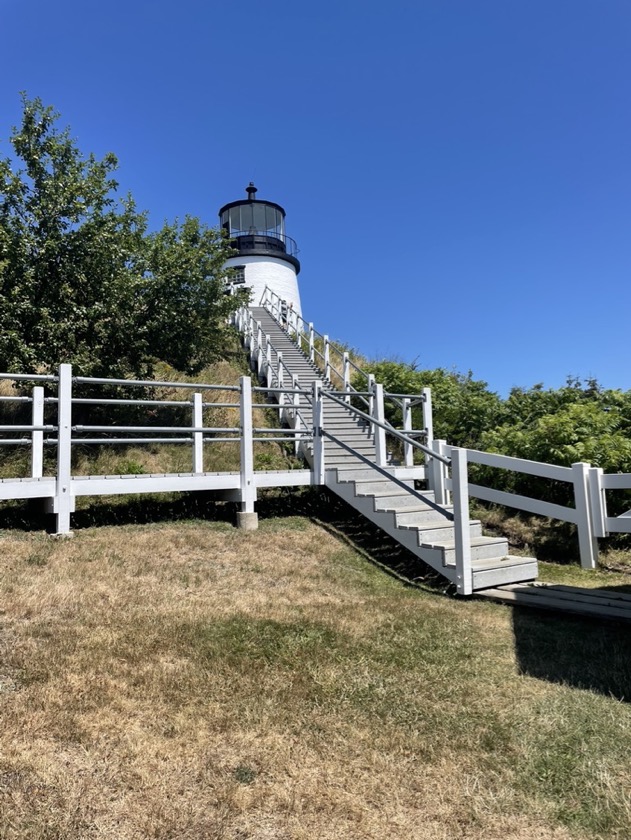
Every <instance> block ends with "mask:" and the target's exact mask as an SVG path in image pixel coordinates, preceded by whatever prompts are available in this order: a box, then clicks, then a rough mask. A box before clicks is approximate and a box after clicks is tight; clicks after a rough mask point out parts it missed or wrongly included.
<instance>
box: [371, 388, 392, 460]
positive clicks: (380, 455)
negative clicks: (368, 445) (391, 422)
mask: <svg viewBox="0 0 631 840" xmlns="http://www.w3.org/2000/svg"><path fill="white" fill-rule="evenodd" d="M373 391H374V395H375V398H374V403H373V405H374V413H373V415H372V416H373V417H374V418H375V420H378V421H379V422H380V423H385V420H386V415H385V412H384V408H383V385H382V384H381V383H380V382H375V383H374V385H373ZM374 425H375V456H376V461H377V466H378V467H385V466H386V465H387V463H388V454H387V452H386V430H385V429H384V428H383V426H378V425H377V424H376V423H375V424H374Z"/></svg>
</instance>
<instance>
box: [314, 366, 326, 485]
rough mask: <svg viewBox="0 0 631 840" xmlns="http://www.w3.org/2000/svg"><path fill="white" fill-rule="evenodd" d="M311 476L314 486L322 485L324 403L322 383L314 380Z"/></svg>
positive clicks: (323, 470) (323, 469)
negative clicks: (312, 476)
mask: <svg viewBox="0 0 631 840" xmlns="http://www.w3.org/2000/svg"><path fill="white" fill-rule="evenodd" d="M312 393H313V474H314V483H315V484H324V480H325V474H324V473H325V464H324V437H323V435H322V426H323V425H324V403H323V400H322V383H321V382H320V381H319V380H317V379H316V380H315V381H314V383H313V392H312Z"/></svg>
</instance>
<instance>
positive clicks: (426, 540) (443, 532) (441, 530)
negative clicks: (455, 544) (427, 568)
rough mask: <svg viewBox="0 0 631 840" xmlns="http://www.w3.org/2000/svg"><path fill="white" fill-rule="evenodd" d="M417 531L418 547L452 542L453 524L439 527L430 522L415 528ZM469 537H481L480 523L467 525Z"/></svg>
mask: <svg viewBox="0 0 631 840" xmlns="http://www.w3.org/2000/svg"><path fill="white" fill-rule="evenodd" d="M417 531H418V544H419V545H435V544H436V543H443V542H447V541H452V540H453V538H454V526H453V522H451V523H449V524H445V525H440V524H439V523H434V524H432V523H431V522H430V523H427V524H426V525H424V526H422V527H419V528H417ZM469 536H470V538H471V539H472V540H474V539H476V538H478V537H481V536H482V523H481V522H479V521H478V520H476V521H474V522H470V523H469ZM483 562H488V561H483ZM492 562H496V561H492Z"/></svg>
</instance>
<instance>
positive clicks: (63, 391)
mask: <svg viewBox="0 0 631 840" xmlns="http://www.w3.org/2000/svg"><path fill="white" fill-rule="evenodd" d="M57 385H58V387H57V399H58V402H57V490H56V497H55V503H54V511H55V516H56V518H57V532H56V533H57V534H59V535H62V534H70V533H71V531H70V514H71V513H72V509H73V499H72V496H71V491H72V487H71V481H72V466H71V457H72V365H59V379H58V383H57Z"/></svg>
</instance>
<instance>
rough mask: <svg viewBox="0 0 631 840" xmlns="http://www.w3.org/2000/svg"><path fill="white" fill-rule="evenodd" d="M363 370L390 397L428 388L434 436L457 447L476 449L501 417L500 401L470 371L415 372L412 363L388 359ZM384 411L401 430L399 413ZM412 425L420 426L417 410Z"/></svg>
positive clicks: (419, 416)
mask: <svg viewBox="0 0 631 840" xmlns="http://www.w3.org/2000/svg"><path fill="white" fill-rule="evenodd" d="M365 369H366V370H367V372H369V373H372V374H374V376H375V379H376V380H377V382H381V383H383V385H384V388H385V389H386V390H387V391H390V393H393V394H420V393H421V391H422V389H423V388H431V389H432V405H433V413H434V437H436V438H442V439H444V440H447V441H448V443H451V444H454V445H456V446H467V447H469V448H471V449H478V448H479V446H480V438H481V435H482V433H483V432H484V430H485V429H488V428H489V427H492V426H494V425H495V423H496V422H497V419H498V417H499V416H500V409H501V401H500V398H499V397H498V395H497V394H495V393H494V392H493V391H489V390H488V386H487V383H486V382H483V381H482V380H476V379H474V378H473V375H472V374H471V371H469V373H467V374H462V373H457V372H455V371H447V370H445V369H444V368H436V369H435V370H418V369H417V368H416V366H415V365H414V364H409V363H406V362H397V361H391V360H381V361H377V362H371V363H369V364H368V365H366V366H365ZM357 385H358V387H361V385H360V383H357ZM386 411H387V416H388V419H389V420H390V422H391V423H392V424H393V425H395V426H399V427H400V422H401V413H400V410H399V409H397V408H395V407H394V406H393V405H392V404H387V406H386ZM413 422H414V427H415V428H420V427H421V426H422V415H421V410H420V409H416V410H415V411H414V412H413Z"/></svg>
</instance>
